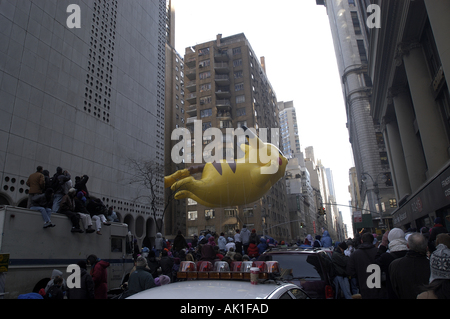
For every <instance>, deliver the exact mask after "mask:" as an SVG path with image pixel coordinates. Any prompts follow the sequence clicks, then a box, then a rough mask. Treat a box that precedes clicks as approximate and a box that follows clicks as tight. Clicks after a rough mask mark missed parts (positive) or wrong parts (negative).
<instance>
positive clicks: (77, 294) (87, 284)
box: [67, 260, 94, 299]
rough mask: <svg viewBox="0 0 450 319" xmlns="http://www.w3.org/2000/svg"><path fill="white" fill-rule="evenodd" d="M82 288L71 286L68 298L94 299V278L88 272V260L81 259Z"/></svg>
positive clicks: (79, 264)
mask: <svg viewBox="0 0 450 319" xmlns="http://www.w3.org/2000/svg"><path fill="white" fill-rule="evenodd" d="M77 265H78V266H79V267H80V271H81V272H80V288H69V289H68V291H67V299H94V280H93V279H92V276H91V275H90V274H89V273H88V272H87V267H86V261H84V260H80V261H79V262H78V263H77Z"/></svg>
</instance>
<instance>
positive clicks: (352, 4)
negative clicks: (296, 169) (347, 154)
mask: <svg viewBox="0 0 450 319" xmlns="http://www.w3.org/2000/svg"><path fill="white" fill-rule="evenodd" d="M316 3H317V4H318V5H324V6H325V7H326V11H327V14H328V18H329V21H330V28H331V33H332V37H333V42H334V47H335V53H336V60H337V65H338V69H339V73H340V76H341V79H342V83H341V85H342V90H343V94H344V101H345V108H346V112H347V126H348V131H349V137H350V143H351V145H352V150H353V156H354V162H355V168H356V175H357V178H358V180H359V181H362V182H361V183H360V184H359V185H360V187H361V189H360V194H361V199H362V203H361V204H362V206H361V207H358V209H354V211H355V210H359V211H362V213H363V214H371V215H372V220H373V222H372V226H371V228H376V229H378V231H381V229H385V228H389V227H392V220H391V213H392V211H393V210H394V209H396V207H397V206H396V202H395V192H394V189H393V187H392V182H391V181H392V178H391V162H390V161H389V160H388V150H387V148H386V144H385V140H384V136H383V132H382V125H381V122H380V121H378V119H377V118H373V117H372V115H371V113H370V108H371V95H372V80H371V78H370V76H369V69H368V54H367V48H368V41H367V37H366V33H365V32H364V26H365V21H366V19H364V17H362V16H361V14H362V13H361V12H362V11H365V10H363V9H362V8H359V7H358V2H357V1H353V0H343V1H335V0H316ZM364 8H367V7H364ZM359 228H361V225H358V224H355V225H354V227H353V229H354V230H357V229H359Z"/></svg>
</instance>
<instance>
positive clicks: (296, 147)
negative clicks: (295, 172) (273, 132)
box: [278, 101, 301, 158]
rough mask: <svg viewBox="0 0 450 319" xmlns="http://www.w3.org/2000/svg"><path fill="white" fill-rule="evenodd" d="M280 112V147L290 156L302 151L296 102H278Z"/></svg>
mask: <svg viewBox="0 0 450 319" xmlns="http://www.w3.org/2000/svg"><path fill="white" fill-rule="evenodd" d="M278 109H279V112H280V131H281V145H280V149H281V150H282V151H283V153H284V155H285V156H287V157H288V158H289V157H290V156H292V155H293V154H295V153H300V152H301V151H300V138H299V136H298V124H297V115H296V113H295V108H294V102H293V101H290V102H278Z"/></svg>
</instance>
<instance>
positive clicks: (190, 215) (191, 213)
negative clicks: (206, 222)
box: [188, 210, 197, 220]
mask: <svg viewBox="0 0 450 319" xmlns="http://www.w3.org/2000/svg"><path fill="white" fill-rule="evenodd" d="M188 219H189V220H197V211H196V210H192V211H188Z"/></svg>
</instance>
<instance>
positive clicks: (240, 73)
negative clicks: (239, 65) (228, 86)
mask: <svg viewBox="0 0 450 319" xmlns="http://www.w3.org/2000/svg"><path fill="white" fill-rule="evenodd" d="M243 77H244V71H236V72H234V78H235V79H240V78H243Z"/></svg>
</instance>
